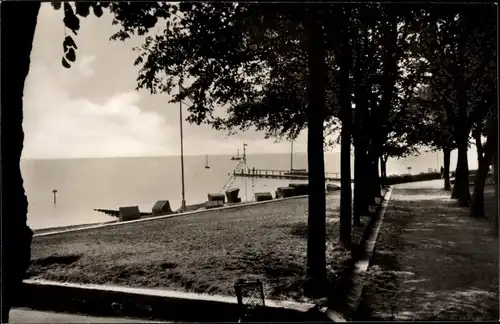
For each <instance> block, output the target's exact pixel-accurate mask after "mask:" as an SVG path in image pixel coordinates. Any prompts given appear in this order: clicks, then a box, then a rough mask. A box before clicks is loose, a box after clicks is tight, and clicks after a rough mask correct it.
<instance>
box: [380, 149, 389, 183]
mask: <svg viewBox="0 0 500 324" xmlns="http://www.w3.org/2000/svg"><path fill="white" fill-rule="evenodd" d="M380 177H381V182H382V186H383V187H384V188H385V187H386V184H387V157H384V156H381V157H380Z"/></svg>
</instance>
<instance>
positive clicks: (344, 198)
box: [338, 9, 352, 248]
mask: <svg viewBox="0 0 500 324" xmlns="http://www.w3.org/2000/svg"><path fill="white" fill-rule="evenodd" d="M340 10H341V9H340ZM346 15H347V14H346V13H345V12H342V18H343V19H342V22H343V23H342V24H341V27H340V28H341V31H340V53H339V54H340V55H339V56H340V57H339V60H338V62H339V65H340V76H339V81H340V119H341V122H342V130H341V146H340V182H341V185H340V242H341V243H342V244H343V245H344V246H345V247H348V248H350V247H351V240H352V237H351V234H352V228H351V224H352V191H351V135H352V129H351V128H352V107H351V84H350V80H349V73H350V70H351V62H352V59H351V57H352V52H351V47H350V45H349V25H348V23H349V20H348V18H347V16H346Z"/></svg>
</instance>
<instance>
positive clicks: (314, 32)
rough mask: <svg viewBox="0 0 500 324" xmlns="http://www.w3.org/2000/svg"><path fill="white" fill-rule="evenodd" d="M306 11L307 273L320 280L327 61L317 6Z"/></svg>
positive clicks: (323, 268) (323, 276)
mask: <svg viewBox="0 0 500 324" xmlns="http://www.w3.org/2000/svg"><path fill="white" fill-rule="evenodd" d="M306 15H307V16H306V19H305V29H306V50H307V56H308V70H309V84H308V89H307V90H308V110H307V122H308V127H307V135H308V136H307V158H308V167H309V203H308V207H309V214H308V238H307V275H308V277H309V278H310V279H311V280H319V281H321V280H324V279H326V255H325V248H326V206H325V205H326V199H325V164H324V153H323V124H324V119H325V85H326V74H325V71H326V63H325V47H324V35H323V30H322V26H321V24H320V17H319V14H318V8H317V7H315V6H308V7H307V9H306Z"/></svg>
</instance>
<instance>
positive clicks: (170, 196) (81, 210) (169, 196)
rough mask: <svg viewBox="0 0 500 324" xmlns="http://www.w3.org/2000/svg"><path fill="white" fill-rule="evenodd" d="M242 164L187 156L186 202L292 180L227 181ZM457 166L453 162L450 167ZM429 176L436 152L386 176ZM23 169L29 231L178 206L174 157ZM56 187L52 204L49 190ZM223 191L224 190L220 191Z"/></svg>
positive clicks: (396, 165) (266, 165)
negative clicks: (122, 210)
mask: <svg viewBox="0 0 500 324" xmlns="http://www.w3.org/2000/svg"><path fill="white" fill-rule="evenodd" d="M239 162H240V161H234V160H231V156H230V155H211V156H209V157H208V165H209V166H210V168H209V169H207V168H205V164H206V156H205V155H200V156H185V157H184V166H185V175H184V177H185V196H186V203H187V204H188V205H189V204H196V203H201V202H204V201H206V200H207V194H208V193H214V192H219V191H222V189H223V188H224V186H225V185H226V187H225V188H226V189H227V188H229V187H232V188H239V189H240V197H241V198H242V201H252V200H253V197H254V194H255V193H256V192H271V193H272V194H274V192H275V190H276V188H277V187H280V186H286V185H287V184H289V183H290V182H297V181H295V180H294V181H292V180H279V179H263V178H255V179H251V178H241V177H236V178H234V181H233V182H232V183H228V182H229V180H230V175H231V174H232V172H233V171H234V169H235V168H236V166H237V164H238V163H239ZM453 163H455V162H454V161H453V160H452V165H453ZM247 166H248V167H249V168H250V169H251V168H253V167H255V168H256V169H281V170H289V169H290V155H289V154H255V155H248V157H247ZM408 166H411V168H412V169H411V172H412V173H419V172H427V171H428V168H434V169H435V168H437V164H436V154H435V153H433V154H423V155H420V156H418V157H412V158H410V159H404V160H389V163H388V166H387V168H388V174H401V173H407V172H408ZM293 168H294V169H307V155H306V154H305V153H295V154H294V159H293ZM21 170H22V173H23V178H24V186H25V190H26V194H27V196H28V203H29V207H28V224H29V225H30V226H31V227H32V228H33V229H41V228H48V227H57V226H68V225H77V224H86V223H95V222H102V221H109V220H113V219H114V218H113V217H110V216H107V215H105V214H103V213H100V212H96V211H94V209H96V208H100V209H116V210H117V209H118V207H120V206H139V209H140V210H141V211H144V212H150V211H151V209H152V206H153V205H154V203H155V202H156V201H158V200H169V201H170V205H171V207H172V209H173V210H176V209H178V208H179V207H180V205H181V167H180V158H179V157H178V156H166V157H138V158H89V159H57V160H48V159H45V160H22V161H21ZM325 171H326V172H331V173H335V172H339V171H340V155H339V154H338V153H327V154H325ZM54 189H56V190H57V193H56V204H54V201H53V190H54ZM222 192H224V191H222Z"/></svg>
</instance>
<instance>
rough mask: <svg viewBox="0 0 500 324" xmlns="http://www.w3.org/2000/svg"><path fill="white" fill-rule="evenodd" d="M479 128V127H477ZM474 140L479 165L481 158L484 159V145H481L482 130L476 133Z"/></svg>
mask: <svg viewBox="0 0 500 324" xmlns="http://www.w3.org/2000/svg"><path fill="white" fill-rule="evenodd" d="M477 127H479V126H477ZM474 140H475V142H476V151H477V165H478V167H479V164H480V163H481V158H482V157H483V144H482V143H481V130H475V131H474Z"/></svg>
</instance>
